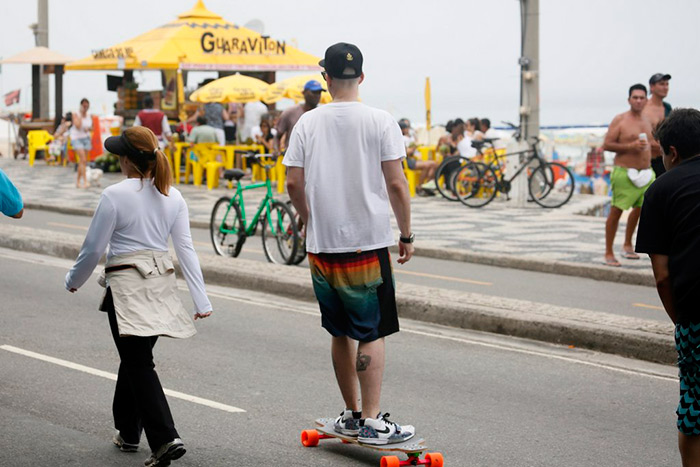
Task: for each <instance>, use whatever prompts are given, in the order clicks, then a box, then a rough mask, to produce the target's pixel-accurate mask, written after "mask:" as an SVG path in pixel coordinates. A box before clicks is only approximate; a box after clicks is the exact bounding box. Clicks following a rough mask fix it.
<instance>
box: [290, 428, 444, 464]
mask: <svg viewBox="0 0 700 467" xmlns="http://www.w3.org/2000/svg"><path fill="white" fill-rule="evenodd" d="M334 424H335V419H333V418H319V419H317V420H316V429H315V430H304V431H302V432H301V444H303V445H304V446H306V447H312V446H318V442H319V440H322V439H329V438H338V439H339V440H341V441H342V442H343V443H345V444H357V445H358V446H362V447H363V448H369V449H374V450H375V451H382V452H387V451H394V452H403V453H404V454H406V455H407V456H408V460H405V461H402V460H399V458H398V457H396V456H384V457H382V460H381V463H380V466H381V467H399V466H402V465H428V466H431V467H442V465H443V459H442V454H440V453H437V452H429V453H426V454H425V456H424V457H423V458H422V459H421V455H422V454H423V453H424V452H425V451H427V450H428V447H427V446H426V445H425V444H423V442H424V440H423V438H416V437H413V438H411V439H409V440H408V441H405V442H403V443H392V444H383V445H370V444H361V443H359V442H358V441H357V438H353V437H352V436H346V435H343V434H341V433H338V432H336V431H335V429H334V428H333V425H334Z"/></svg>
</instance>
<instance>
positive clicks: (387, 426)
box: [357, 413, 416, 445]
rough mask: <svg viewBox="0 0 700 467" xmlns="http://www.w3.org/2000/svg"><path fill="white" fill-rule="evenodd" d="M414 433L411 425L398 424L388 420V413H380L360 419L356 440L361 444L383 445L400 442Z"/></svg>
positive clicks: (414, 430)
mask: <svg viewBox="0 0 700 467" xmlns="http://www.w3.org/2000/svg"><path fill="white" fill-rule="evenodd" d="M415 434H416V429H415V428H413V426H412V425H403V426H402V425H399V424H397V423H394V422H392V421H391V420H389V414H388V413H385V414H384V415H382V414H381V413H380V414H379V415H377V418H365V419H364V420H360V432H359V434H358V435H357V441H358V442H360V443H362V444H374V445H384V444H392V443H402V442H404V441H407V440H409V439H411V438H413V436H414V435H415Z"/></svg>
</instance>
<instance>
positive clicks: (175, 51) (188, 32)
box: [66, 0, 320, 71]
mask: <svg viewBox="0 0 700 467" xmlns="http://www.w3.org/2000/svg"><path fill="white" fill-rule="evenodd" d="M318 61H319V58H318V57H315V56H313V55H311V54H308V53H306V52H302V51H300V50H298V49H296V48H294V47H292V46H290V45H288V44H287V43H286V42H284V41H280V40H275V39H272V38H270V37H268V36H263V35H261V34H258V33H257V32H255V31H252V30H250V29H247V28H244V27H241V26H237V25H235V24H233V23H229V22H228V21H226V20H224V19H223V18H222V17H221V16H219V15H217V14H216V13H213V12H211V11H209V10H207V8H206V7H205V6H204V3H203V2H202V0H198V1H197V4H196V5H195V6H194V8H192V9H191V10H190V11H188V12H186V13H183V14H181V15H179V16H178V17H177V19H176V20H175V21H171V22H170V23H167V24H164V25H163V26H160V27H158V28H156V29H153V30H151V31H149V32H147V33H145V34H141V35H140V36H137V37H135V38H133V39H131V40H128V41H125V42H121V43H119V44H117V45H115V46H113V47H109V48H106V49H97V50H95V51H93V53H92V56H90V57H87V58H84V59H82V60H78V61H75V62H72V63H70V64H68V65H67V66H66V69H67V70H154V69H155V70H167V69H182V70H240V71H275V70H314V71H315V70H320V67H319V66H318Z"/></svg>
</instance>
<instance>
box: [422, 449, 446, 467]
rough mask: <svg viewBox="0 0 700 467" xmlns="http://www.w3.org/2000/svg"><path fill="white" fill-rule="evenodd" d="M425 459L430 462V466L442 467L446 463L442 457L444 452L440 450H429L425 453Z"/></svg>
mask: <svg viewBox="0 0 700 467" xmlns="http://www.w3.org/2000/svg"><path fill="white" fill-rule="evenodd" d="M425 460H427V461H428V462H430V463H429V464H428V465H429V466H430V467H442V466H443V465H444V461H443V459H442V454H440V453H439V452H429V453H427V454H426V455H425Z"/></svg>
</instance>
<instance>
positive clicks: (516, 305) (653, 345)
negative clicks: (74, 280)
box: [0, 224, 676, 364]
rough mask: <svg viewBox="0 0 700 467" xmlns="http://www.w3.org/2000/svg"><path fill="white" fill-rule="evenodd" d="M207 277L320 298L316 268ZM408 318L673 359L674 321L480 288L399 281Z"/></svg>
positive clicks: (7, 238) (223, 268)
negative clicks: (314, 287)
mask: <svg viewBox="0 0 700 467" xmlns="http://www.w3.org/2000/svg"><path fill="white" fill-rule="evenodd" d="M82 241H83V236H80V235H75V234H67V233H57V232H53V231H49V230H42V229H32V228H27V227H22V226H15V225H10V224H0V247H4V248H11V249H14V250H18V251H27V252H32V253H38V254H44V255H50V256H57V257H61V258H66V259H75V258H76V257H77V255H78V251H79V249H80V246H81V244H82ZM200 262H201V264H202V271H203V274H204V278H205V281H206V282H207V283H211V284H216V285H222V286H230V287H236V288H242V289H251V290H257V291H261V292H267V293H272V294H277V295H280V296H285V297H294V298H300V299H305V300H313V299H314V296H313V290H312V286H311V280H310V277H309V272H308V270H306V269H304V268H298V267H288V266H278V265H273V264H268V263H262V262H258V261H251V260H244V259H239V258H223V257H217V256H209V255H208V256H202V257H200ZM397 300H398V305H399V314H400V316H402V317H406V318H411V319H415V320H420V321H425V322H430V323H436V324H441V325H447V326H454V327H458V328H465V329H474V330H479V331H486V332H492V333H499V334H507V335H512V336H517V337H524V338H529V339H536V340H540V341H545V342H552V343H557V344H564V345H573V346H575V347H582V348H587V349H592V350H597V351H601V352H607V353H614V354H618V355H623V356H627V357H633V358H637V359H641V360H648V361H653V362H659V363H666V364H673V363H674V362H675V361H676V353H675V347H674V342H673V337H672V334H673V328H672V325H671V323H663V322H657V321H652V320H645V319H639V318H630V317H625V316H618V315H611V314H608V313H601V312H594V311H589V310H582V309H577V308H567V307H560V306H554V305H547V304H541V303H535V302H529V301H525V300H516V299H507V298H501V297H494V296H488V295H483V294H476V293H466V292H460V291H453V290H446V289H439V288H433V287H425V286H419V285H414V284H411V285H403V286H402V285H401V284H399V286H398V293H397Z"/></svg>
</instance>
